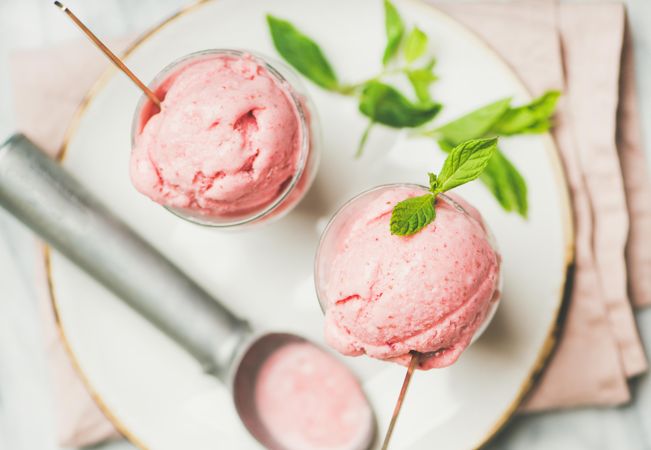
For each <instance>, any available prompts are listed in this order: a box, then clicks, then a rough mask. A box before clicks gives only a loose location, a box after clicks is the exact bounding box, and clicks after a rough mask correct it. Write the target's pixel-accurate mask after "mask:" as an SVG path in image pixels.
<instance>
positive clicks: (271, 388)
mask: <svg viewBox="0 0 651 450" xmlns="http://www.w3.org/2000/svg"><path fill="white" fill-rule="evenodd" d="M255 399H256V405H257V410H258V415H259V417H260V420H261V422H262V424H263V425H264V427H265V428H266V429H267V430H268V432H269V433H270V435H271V437H272V439H273V441H275V442H276V446H273V447H272V448H274V449H276V448H278V449H282V450H364V449H366V448H367V447H368V442H369V436H370V435H372V434H373V432H374V427H373V426H372V425H373V423H374V422H373V417H372V416H373V413H372V411H371V409H370V407H369V405H368V402H367V400H366V397H365V396H364V393H363V392H362V390H361V388H360V386H359V382H358V381H357V379H356V378H355V377H354V376H353V375H352V373H351V372H350V371H349V370H348V369H347V368H346V366H344V365H343V364H342V363H341V362H340V361H337V360H336V359H335V358H334V357H333V356H331V355H329V354H328V353H326V352H325V351H324V350H321V349H320V348H318V347H316V346H315V345H312V344H309V343H294V344H289V345H286V346H284V347H281V348H279V349H278V350H276V351H275V352H274V353H273V354H272V355H271V356H270V357H269V358H268V359H267V360H266V361H265V362H264V364H263V365H262V367H261V368H260V373H259V374H258V379H257V383H256V385H255Z"/></svg>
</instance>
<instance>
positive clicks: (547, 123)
mask: <svg viewBox="0 0 651 450" xmlns="http://www.w3.org/2000/svg"><path fill="white" fill-rule="evenodd" d="M560 95H561V93H560V92H558V91H548V92H546V93H545V94H543V95H542V96H540V97H538V98H537V99H535V100H533V101H532V102H531V103H529V104H527V105H523V106H520V107H517V108H511V109H509V110H508V111H506V113H505V114H504V115H503V116H502V117H501V118H500V120H499V121H498V122H497V123H496V124H495V125H494V126H493V128H492V129H491V131H492V132H493V133H494V134H497V135H501V136H512V135H514V134H525V133H526V134H535V133H544V132H546V131H549V129H550V128H551V126H552V124H551V117H552V115H553V114H554V110H555V109H556V103H557V102H558V97H560Z"/></svg>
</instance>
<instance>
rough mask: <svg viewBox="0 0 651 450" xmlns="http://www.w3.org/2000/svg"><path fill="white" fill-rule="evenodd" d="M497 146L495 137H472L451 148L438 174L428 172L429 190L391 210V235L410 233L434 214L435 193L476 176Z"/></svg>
mask: <svg viewBox="0 0 651 450" xmlns="http://www.w3.org/2000/svg"><path fill="white" fill-rule="evenodd" d="M496 149H497V138H488V139H473V140H469V141H466V142H463V143H461V144H459V145H457V146H456V147H454V148H453V149H452V151H450V154H449V155H448V157H447V158H446V159H445V162H444V163H443V167H442V168H441V171H440V172H439V174H438V175H437V174H434V173H429V174H428V175H429V185H430V187H429V190H430V192H429V193H427V194H425V195H421V196H419V197H411V198H408V199H406V200H403V201H401V202H399V203H397V204H396V206H395V207H394V208H393V211H392V212H391V220H390V230H391V234H394V235H398V236H410V235H413V234H416V233H418V232H419V231H420V230H422V229H423V228H425V226H427V225H428V224H430V223H431V222H432V221H433V220H434V218H435V217H436V209H435V206H436V196H437V195H438V194H441V193H443V192H447V191H449V190H450V189H454V188H455V187H458V186H461V185H462V184H466V183H469V182H470V181H472V180H475V179H477V178H478V177H479V176H480V175H481V174H482V172H483V171H484V169H485V168H486V166H487V165H488V163H489V161H490V160H491V158H492V156H493V154H494V153H495V150H496Z"/></svg>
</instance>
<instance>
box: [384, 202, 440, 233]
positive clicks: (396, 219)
mask: <svg viewBox="0 0 651 450" xmlns="http://www.w3.org/2000/svg"><path fill="white" fill-rule="evenodd" d="M435 216H436V212H435V211H434V195H433V194H425V195H422V196H420V197H412V198H408V199H407V200H403V201H401V202H400V203H398V204H396V206H395V207H394V208H393V212H392V213H391V222H390V228H391V234H397V235H398V236H409V235H412V234H415V233H418V232H419V231H420V230H422V229H423V227H425V226H426V225H427V224H429V223H430V222H432V220H434V217H435Z"/></svg>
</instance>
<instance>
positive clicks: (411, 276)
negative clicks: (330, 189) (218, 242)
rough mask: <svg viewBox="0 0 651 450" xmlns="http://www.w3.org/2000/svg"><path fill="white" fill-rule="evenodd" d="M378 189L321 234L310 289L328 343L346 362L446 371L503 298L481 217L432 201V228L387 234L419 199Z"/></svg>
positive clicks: (455, 202)
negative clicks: (396, 213) (401, 208)
mask: <svg viewBox="0 0 651 450" xmlns="http://www.w3.org/2000/svg"><path fill="white" fill-rule="evenodd" d="M427 192H429V191H428V188H427V187H425V186H420V185H416V184H391V185H383V186H379V187H376V188H373V189H370V190H368V191H366V192H363V193H361V194H359V195H358V196H356V197H354V198H352V199H351V200H349V201H348V202H347V203H346V204H344V205H343V206H342V207H341V208H340V209H339V211H337V212H336V213H335V214H334V216H333V217H332V219H331V220H330V222H329V223H328V225H327V226H326V228H325V230H324V231H323V233H322V235H321V241H320V243H319V246H318V249H317V254H316V261H315V272H314V278H315V287H316V291H317V297H318V300H319V303H320V305H321V309H322V310H323V311H324V313H325V316H326V325H325V335H326V336H325V337H326V342H327V343H328V344H329V345H330V346H331V347H333V348H334V349H336V350H337V351H339V352H340V353H342V354H344V355H349V356H358V355H362V354H366V355H368V356H370V357H373V358H377V359H381V360H387V361H393V362H397V363H399V364H402V365H405V366H406V365H408V364H409V361H410V359H411V352H412V351H415V352H418V353H420V354H421V357H420V359H419V368H421V369H432V368H440V367H446V366H449V365H451V364H453V363H454V362H455V361H456V360H457V358H458V357H459V356H460V355H461V353H462V352H463V351H464V350H465V349H466V348H467V347H468V346H469V345H470V344H471V343H472V342H474V341H475V340H476V339H477V338H478V337H479V336H480V335H481V334H482V333H483V331H484V330H485V329H486V327H487V326H488V324H489V322H490V321H491V319H492V317H493V316H494V314H495V311H496V310H497V307H498V304H499V301H500V291H501V257H500V255H499V253H498V251H497V246H496V245H495V239H494V237H493V235H492V233H491V231H490V230H489V229H488V226H487V225H486V223H485V222H484V220H483V219H482V217H481V215H480V213H479V211H477V209H475V208H474V207H473V206H471V205H470V204H469V203H468V202H467V201H465V200H464V199H462V198H461V197H459V196H458V195H454V194H439V196H438V197H437V199H436V217H435V219H434V221H433V222H432V223H430V224H429V225H427V226H425V228H423V229H422V230H421V231H419V232H418V233H416V234H414V235H411V236H396V235H392V234H391V232H390V218H391V212H392V210H393V207H394V206H395V204H396V203H398V202H399V201H402V200H405V199H406V198H408V197H415V196H420V195H424V194H426V193H427Z"/></svg>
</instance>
